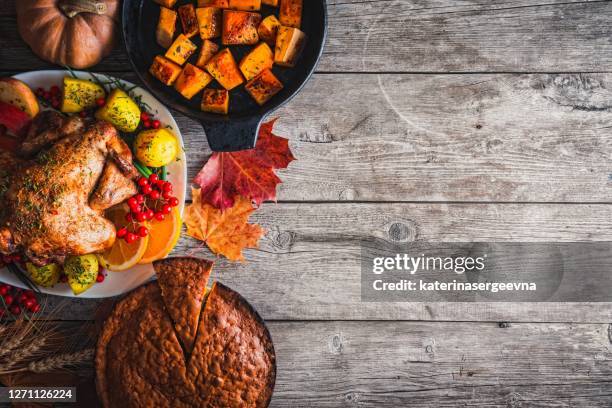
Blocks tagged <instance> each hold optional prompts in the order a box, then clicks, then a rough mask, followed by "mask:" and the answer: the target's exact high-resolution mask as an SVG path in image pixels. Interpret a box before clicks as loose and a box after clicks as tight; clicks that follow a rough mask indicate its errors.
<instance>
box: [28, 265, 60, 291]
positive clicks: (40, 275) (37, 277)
mask: <svg viewBox="0 0 612 408" xmlns="http://www.w3.org/2000/svg"><path fill="white" fill-rule="evenodd" d="M26 269H27V270H28V274H29V275H30V279H32V282H34V283H35V284H37V285H38V286H42V287H43V288H50V287H52V286H53V285H55V284H56V283H58V282H59V280H60V272H61V271H62V269H61V268H60V267H59V265H57V264H48V265H45V266H36V265H34V264H32V263H30V262H28V263H26Z"/></svg>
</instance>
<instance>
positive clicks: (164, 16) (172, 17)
mask: <svg viewBox="0 0 612 408" xmlns="http://www.w3.org/2000/svg"><path fill="white" fill-rule="evenodd" d="M159 9H160V10H159V21H158V23H157V31H156V32H155V37H156V38H157V43H158V44H159V45H160V46H162V47H164V48H168V47H170V46H171V45H172V39H173V38H174V32H175V31H176V19H177V17H178V15H177V14H176V11H174V10H170V9H168V8H165V7H160V8H159Z"/></svg>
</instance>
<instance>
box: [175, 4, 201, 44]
mask: <svg viewBox="0 0 612 408" xmlns="http://www.w3.org/2000/svg"><path fill="white" fill-rule="evenodd" d="M178 14H179V17H180V18H181V25H182V26H183V35H185V37H187V38H191V37H193V36H194V35H196V34H197V33H198V32H199V31H200V27H199V26H198V17H197V16H196V12H195V7H193V4H185V5H184V6H181V7H179V8H178Z"/></svg>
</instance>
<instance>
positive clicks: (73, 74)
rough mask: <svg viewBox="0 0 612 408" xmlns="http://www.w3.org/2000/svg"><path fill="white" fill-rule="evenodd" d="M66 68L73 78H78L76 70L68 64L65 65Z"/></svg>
mask: <svg viewBox="0 0 612 408" xmlns="http://www.w3.org/2000/svg"><path fill="white" fill-rule="evenodd" d="M64 68H65V69H66V71H68V72H69V73H70V76H71V77H73V78H76V77H77V76H76V73H75V72H74V70H73V69H72V68H70V67H69V66H68V65H64Z"/></svg>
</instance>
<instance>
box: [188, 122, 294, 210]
mask: <svg viewBox="0 0 612 408" xmlns="http://www.w3.org/2000/svg"><path fill="white" fill-rule="evenodd" d="M274 122H275V120H273V121H271V122H268V123H264V124H262V125H261V128H260V130H259V138H258V140H257V145H256V146H255V148H254V149H251V150H243V151H240V152H233V153H214V154H213V155H212V156H211V158H210V159H209V160H208V162H207V163H206V164H205V165H204V167H203V168H202V170H201V171H200V173H199V174H198V175H197V176H196V178H195V179H194V183H195V184H197V185H199V186H200V187H201V189H202V191H201V199H202V202H203V203H208V204H210V205H212V206H213V207H215V208H218V209H220V210H222V211H223V210H225V209H227V208H230V207H232V206H233V205H234V200H235V199H236V197H238V196H242V197H246V198H248V199H249V200H252V201H254V202H255V204H256V205H258V206H259V205H260V204H261V203H262V202H264V201H266V200H276V186H277V185H278V184H279V183H281V179H279V178H278V176H277V175H276V173H275V172H274V170H275V169H284V168H287V166H289V163H291V162H292V161H293V160H295V157H294V156H293V154H292V153H291V149H290V148H289V141H288V140H287V139H285V138H283V137H279V136H276V135H274V134H273V133H272V128H273V127H274Z"/></svg>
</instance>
